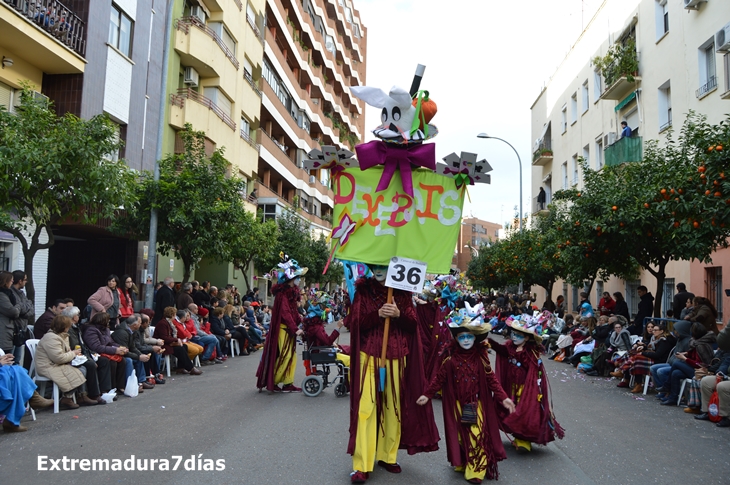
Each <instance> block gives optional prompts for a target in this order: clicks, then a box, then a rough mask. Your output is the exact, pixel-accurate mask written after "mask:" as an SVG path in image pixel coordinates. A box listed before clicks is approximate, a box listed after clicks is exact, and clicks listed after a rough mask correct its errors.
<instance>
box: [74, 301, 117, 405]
mask: <svg viewBox="0 0 730 485" xmlns="http://www.w3.org/2000/svg"><path fill="white" fill-rule="evenodd" d="M82 334H83V338H84V342H86V345H87V346H88V347H89V350H91V351H92V352H94V353H97V354H99V360H101V359H107V360H108V361H109V370H110V374H111V385H112V389H116V390H117V393H123V392H124V386H126V385H127V377H126V376H127V366H126V362H125V361H124V354H126V353H127V349H125V348H124V347H121V346H120V345H119V344H118V343H116V342H115V341H114V339H112V334H111V332H110V331H109V314H108V313H97V314H96V315H94V316H93V317H92V318H91V321H90V322H89V323H87V324H86V325H85V326H83V327H82ZM97 365H98V361H97ZM101 390H102V392H104V389H103V388H102V389H101ZM115 397H116V396H115Z"/></svg>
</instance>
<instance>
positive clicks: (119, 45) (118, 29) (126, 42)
mask: <svg viewBox="0 0 730 485" xmlns="http://www.w3.org/2000/svg"><path fill="white" fill-rule="evenodd" d="M110 20H111V24H110V27H109V45H111V46H112V47H114V48H116V49H118V50H119V52H121V53H122V54H124V55H125V56H127V57H132V31H133V29H134V22H132V19H131V18H129V16H127V14H125V13H124V11H122V9H120V8H119V7H117V6H116V5H114V4H112V9H111V19H110Z"/></svg>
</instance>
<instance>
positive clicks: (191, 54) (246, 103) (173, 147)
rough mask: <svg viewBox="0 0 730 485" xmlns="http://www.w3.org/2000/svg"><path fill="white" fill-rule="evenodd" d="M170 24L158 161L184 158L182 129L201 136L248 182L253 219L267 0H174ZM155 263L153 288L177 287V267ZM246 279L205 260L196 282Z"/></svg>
mask: <svg viewBox="0 0 730 485" xmlns="http://www.w3.org/2000/svg"><path fill="white" fill-rule="evenodd" d="M172 19H173V20H172V32H171V34H170V59H169V64H168V78H167V96H168V100H169V101H168V109H167V110H166V113H165V116H166V119H165V133H164V138H163V140H164V141H163V143H164V145H163V153H164V154H169V153H179V152H181V151H182V150H183V144H182V140H181V139H180V137H179V135H178V134H177V133H178V132H179V131H180V130H182V129H183V127H184V126H185V124H186V123H190V124H191V125H192V126H193V128H194V129H195V130H198V131H203V132H204V133H205V135H206V147H207V149H208V151H209V152H210V153H212V152H213V151H214V150H215V149H217V148H224V149H225V154H224V155H225V157H226V159H227V160H228V161H229V162H230V163H231V173H232V174H235V175H237V176H239V177H240V178H242V179H243V180H245V181H246V182H247V188H246V192H247V195H246V206H247V209H248V210H250V211H252V212H255V211H256V204H255V203H254V202H255V194H254V196H249V194H251V192H253V190H254V184H253V182H254V180H255V179H256V173H257V171H258V157H259V150H260V145H259V141H260V140H259V137H260V134H259V125H260V112H261V100H262V92H261V71H262V59H263V52H264V39H263V28H264V25H265V0H248V1H247V0H175V1H174V6H173V13H172ZM252 201H253V202H252ZM158 260H159V264H158V268H157V280H158V281H159V280H162V279H163V278H164V277H166V276H172V277H174V278H175V279H176V280H177V281H179V280H182V275H183V267H182V263H181V262H180V261H176V260H175V259H174V258H173V257H172V256H170V255H162V256H161V257H160V258H159V259H158ZM168 262H169V264H168ZM249 273H250V269H248V268H244V269H242V270H241V269H239V268H234V267H233V265H231V264H220V263H215V262H212V261H205V260H204V261H203V262H202V264H201V265H200V268H198V270H196V272H195V278H197V279H200V280H211V281H215V282H233V283H234V284H235V283H236V281H237V280H239V278H245V277H250V276H251V275H250V274H249ZM239 284H241V285H242V286H243V283H242V282H241V283H239Z"/></svg>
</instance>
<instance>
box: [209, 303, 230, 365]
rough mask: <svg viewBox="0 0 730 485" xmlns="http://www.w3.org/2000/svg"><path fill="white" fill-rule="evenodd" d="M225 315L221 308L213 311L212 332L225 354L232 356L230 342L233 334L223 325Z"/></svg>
mask: <svg viewBox="0 0 730 485" xmlns="http://www.w3.org/2000/svg"><path fill="white" fill-rule="evenodd" d="M223 313H224V310H223V308H221V307H216V308H214V309H213V314H212V316H211V317H210V331H211V333H212V334H213V335H215V336H216V337H217V338H218V341H219V342H220V344H221V348H222V349H223V352H224V354H226V355H230V344H229V340H231V333H230V332H229V331H228V330H227V329H226V327H225V325H224V324H223V320H222V317H223Z"/></svg>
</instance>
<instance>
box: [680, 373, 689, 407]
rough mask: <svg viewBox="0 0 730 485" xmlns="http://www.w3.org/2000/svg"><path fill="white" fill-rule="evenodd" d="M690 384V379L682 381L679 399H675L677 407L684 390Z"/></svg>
mask: <svg viewBox="0 0 730 485" xmlns="http://www.w3.org/2000/svg"><path fill="white" fill-rule="evenodd" d="M690 382H692V379H684V380H683V381H682V387H680V388H679V397H678V398H677V406H679V403H681V402H682V397H683V396H684V388H685V386H686V385H687V384H689V383H690Z"/></svg>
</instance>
